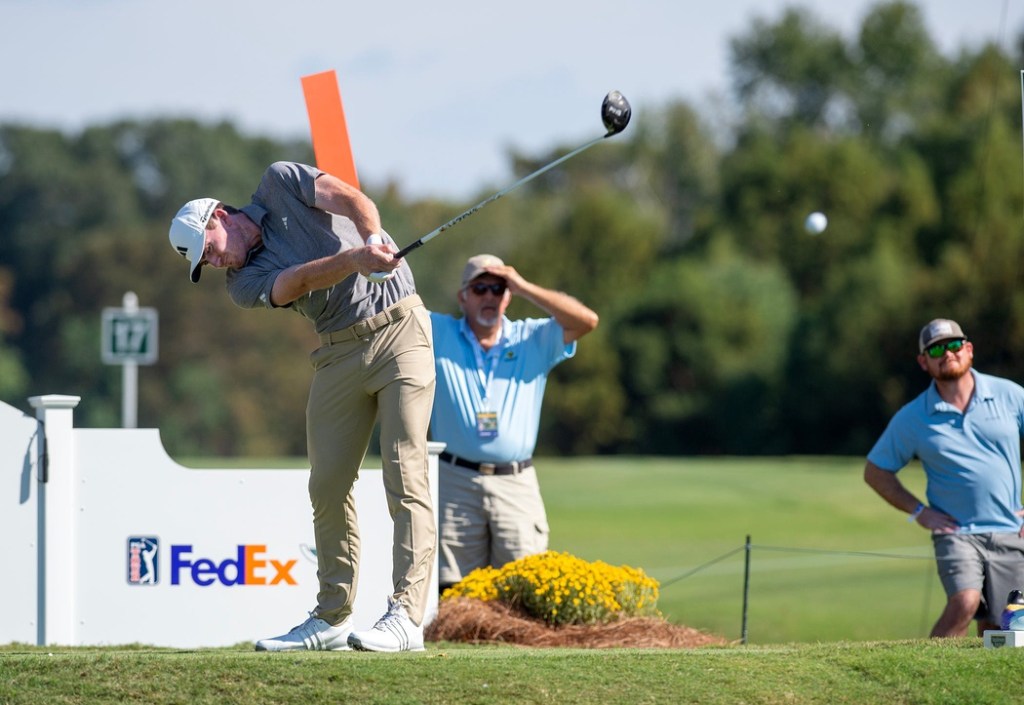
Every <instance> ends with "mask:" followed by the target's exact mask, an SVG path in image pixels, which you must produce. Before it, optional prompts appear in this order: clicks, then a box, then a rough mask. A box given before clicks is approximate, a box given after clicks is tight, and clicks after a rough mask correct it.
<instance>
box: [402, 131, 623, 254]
mask: <svg viewBox="0 0 1024 705" xmlns="http://www.w3.org/2000/svg"><path fill="white" fill-rule="evenodd" d="M611 134H612V133H610V132H609V133H608V134H604V135H601V136H600V137H595V138H594V139H592V140H590V141H589V142H587V143H586V144H584V145H581V146H579V147H577V148H576V149H574V150H572V151H571V152H569V153H568V154H565V155H563V156H561V157H559V158H558V159H556V160H555V161H553V162H551V163H550V164H546V165H544V166H542V167H541V168H540V169H537V171H534V172H533V173H530V174H527V175H526V176H524V177H523V178H521V179H519V181H517V182H515V183H514V184H512V185H511V186H507V187H505V188H504V189H502V190H501V191H498V192H497V193H495V194H493V195H491V196H489V197H487V198H485V199H484V200H482V201H480V202H479V203H477V204H476V205H475V206H473V207H472V208H470V209H469V210H466V211H463V212H462V213H460V214H459V215H457V216H455V217H454V218H452V219H451V220H449V221H448V222H447V223H445V224H444V225H442V226H440V227H439V228H435V229H434V230H431V231H430V232H429V233H427V234H426V235H424V236H423V237H421V238H420V239H419V240H417V241H416V242H413V243H410V244H408V245H406V246H405V247H403V248H402V249H401V250H399V251H398V252H397V253H396V254H395V258H396V259H401V258H402V257H405V256H406V255H407V254H409V253H410V252H412V251H413V250H415V249H416V248H418V247H421V246H423V245H425V244H426V243H428V242H430V241H431V240H433V239H434V238H435V237H437V236H438V235H440V234H441V233H443V232H444V231H445V230H447V229H448V228H450V227H452V226H453V225H456V224H457V223H460V222H461V221H463V220H465V219H466V218H468V217H469V216H471V215H473V214H474V213H476V212H477V211H478V210H480V209H481V208H483V207H484V206H486V205H487V204H488V203H493V202H494V201H497V200H498V199H499V198H501V197H502V196H504V195H505V194H507V193H509V192H511V191H514V190H515V189H517V188H519V187H520V186H522V185H523V184H525V183H526V182H527V181H531V180H533V179H535V178H537V177H538V176H540V175H541V174H543V173H544V172H546V171H548V170H550V169H554V168H555V167H556V166H558V165H559V164H561V163H562V162H564V161H566V160H567V159H571V158H573V157H575V156H576V155H577V154H579V153H580V152H582V151H583V150H585V149H589V148H590V147H593V146H594V145H595V144H597V143H598V142H600V141H601V140H603V139H604V138H605V137H608V136H609V135H611Z"/></svg>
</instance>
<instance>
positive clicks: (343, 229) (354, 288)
mask: <svg viewBox="0 0 1024 705" xmlns="http://www.w3.org/2000/svg"><path fill="white" fill-rule="evenodd" d="M321 174H323V172H322V171H320V170H319V169H316V168H314V167H311V166H306V165H305V164H296V163H293V162H275V163H274V164H271V165H270V167H268V168H267V170H266V171H265V172H264V174H263V179H262V180H261V181H260V185H259V187H258V188H257V189H256V193H254V194H253V196H252V203H250V204H249V205H248V206H245V207H243V208H242V209H241V210H242V212H243V213H245V214H246V215H247V216H249V217H250V218H252V220H253V221H254V222H256V223H258V224H259V225H260V227H261V228H262V229H263V247H262V248H260V249H259V250H258V251H256V252H254V253H253V254H252V256H251V257H250V258H249V261H248V262H247V263H246V264H245V266H244V267H241V268H240V269H229V270H228V272H227V289H228V293H229V294H230V296H231V299H232V301H234V302H235V304H237V305H238V306H241V307H242V308H257V307H260V306H265V307H267V308H274V305H273V304H272V303H271V302H270V292H271V290H272V289H273V288H274V282H275V281H276V280H277V277H278V275H279V274H280V273H281V272H282V271H283V270H285V269H287V268H288V267H291V266H293V265H296V264H302V263H305V262H310V261H312V260H316V259H320V258H322V257H328V256H330V255H333V254H337V253H338V252H339V251H341V250H345V249H350V248H355V247H363V246H364V243H363V239H362V238H361V237H360V236H359V233H358V232H357V231H356V228H355V225H354V224H353V223H352V221H351V220H349V219H348V218H344V217H341V216H336V215H333V214H331V213H327V212H326V211H323V210H320V209H319V208H316V207H315V206H314V182H315V181H316V179H317V178H318V177H319V176H320V175H321ZM414 293H416V284H415V282H414V281H413V276H412V270H411V269H409V265H408V264H407V263H406V262H405V261H404V260H403V262H402V266H401V267H399V268H398V270H397V273H396V276H395V277H393V278H392V279H391V280H390V281H387V282H384V283H383V284H374V283H373V282H370V281H368V280H367V279H366V277H362V276H360V275H358V274H353V275H350V276H348V277H346V278H345V279H344V280H343V281H341V282H339V283H338V284H335V285H334V286H332V287H330V288H329V289H320V290H317V291H312V292H310V293H308V294H306V295H305V296H302V297H300V298H299V299H297V300H296V301H293V302H292V303H290V304H288V305H287V307H289V308H291V309H293V310H295V311H297V312H298V313H301V314H302V315H303V316H305V317H306V318H308V319H310V320H311V321H313V323H314V326H315V327H316V332H317V333H325V332H329V331H336V330H341V329H343V328H347V327H349V326H350V325H352V324H354V323H358V322H359V321H361V320H363V319H364V318H369V317H371V316H373V315H375V314H378V313H380V312H381V311H383V310H384V309H386V308H387V307H388V306H391V305H392V304H394V303H396V302H397V301H399V300H400V299H403V298H405V297H406V296H410V295H412V294H414Z"/></svg>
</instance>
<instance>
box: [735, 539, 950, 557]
mask: <svg viewBox="0 0 1024 705" xmlns="http://www.w3.org/2000/svg"><path fill="white" fill-rule="evenodd" d="M750 548H752V549H754V548H756V549H759V550H762V551H775V552H779V553H783V552H785V553H822V554H829V555H834V556H861V557H864V558H899V559H903V560H917V561H934V560H935V556H932V555H928V556H909V555H902V554H899V553H880V552H877V551H834V550H830V549H825V548H796V547H789V546H766V545H764V544H759V543H752V544H750Z"/></svg>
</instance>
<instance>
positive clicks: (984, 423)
mask: <svg viewBox="0 0 1024 705" xmlns="http://www.w3.org/2000/svg"><path fill="white" fill-rule="evenodd" d="M973 362H974V346H973V345H972V344H971V342H970V341H969V340H968V339H967V336H966V335H964V331H963V329H962V328H961V327H960V324H958V323H957V322H956V321H951V320H949V319H943V318H939V319H935V320H933V321H931V322H929V323H928V325H926V326H925V327H924V328H922V329H921V333H920V335H919V336H918V355H917V364H918V365H920V367H921V369H922V370H924V371H925V372H926V373H928V375H929V376H930V377H931V379H932V381H931V384H929V385H928V388H927V389H925V391H924V392H922V393H921V394H920V395H919V396H918V397H917V398H916V399H914V400H913V401H911V402H910V403H909V404H907V405H906V406H904V407H903V408H902V409H900V410H899V411H898V412H896V415H895V416H894V417H893V418H892V420H891V421H890V422H889V425H888V427H887V428H886V429H885V431H884V432H883V433H882V436H881V438H879V439H878V442H877V443H875V446H874V448H872V449H871V452H870V453H868V457H867V465H866V466H865V468H864V481H865V482H867V483H868V485H870V486H871V488H872V489H874V490H875V492H877V493H878V494H879V495H881V497H882V498H883V499H884V500H885V501H887V502H888V503H889V504H891V505H892V506H894V507H896V508H897V509H899V510H902V511H904V512H906V513H907V514H908V515H909V519H908V521H912V522H917V524H919V525H920V526H921V527H923V528H924V529H927V530H928V531H930V532H931V535H932V543H933V545H934V549H935V560H936V564H937V566H938V572H939V578H940V579H941V581H942V586H943V588H945V591H946V598H947V601H946V607H945V609H943V611H942V615H941V616H940V617H939V619H938V621H937V622H936V623H935V626H934V627H932V631H931V636H933V637H947V636H953V637H956V636H965V635H966V634H967V628H968V626H969V625H970V623H971V621H972V620H974V621H976V622H977V629H978V635H979V636H981V635H982V633H983V632H984V631H985V630H986V629H999V617H1000V613H1001V612H1002V611H1003V608H1004V607H1005V606H1006V600H1007V596H1008V595H1009V594H1010V592H1011V591H1013V590H1017V589H1020V588H1021V587H1022V586H1024V539H1022V538H1021V515H1022V511H1021V467H1020V439H1021V436H1022V435H1024V388H1022V387H1021V386H1020V385H1018V384H1016V383H1014V382H1011V381H1009V380H1006V379H1001V378H999V377H993V376H991V375H986V374H982V373H980V372H978V371H977V370H974V369H972V366H973ZM913 458H918V459H920V461H921V465H922V466H923V467H924V472H925V477H926V479H927V488H926V494H927V497H926V498H925V501H921V500H920V499H919V498H918V497H916V496H914V494H913V493H912V492H910V491H909V490H908V489H907V488H906V487H904V485H903V483H902V482H900V480H899V479H898V478H897V476H896V474H897V473H898V472H899V471H900V470H901V469H902V468H903V467H904V466H906V465H907V463H909V462H910V461H911V459H913Z"/></svg>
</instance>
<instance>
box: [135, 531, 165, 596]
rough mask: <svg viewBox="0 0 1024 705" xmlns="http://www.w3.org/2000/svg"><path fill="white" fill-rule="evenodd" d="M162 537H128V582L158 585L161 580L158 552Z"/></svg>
mask: <svg viewBox="0 0 1024 705" xmlns="http://www.w3.org/2000/svg"><path fill="white" fill-rule="evenodd" d="M159 551H160V539H158V538H157V537H155V536H129V537H128V584H129V585H156V584H157V583H158V582H160V575H159V573H158V568H157V566H158V565H159V563H158V562H157V554H158V553H159Z"/></svg>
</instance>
